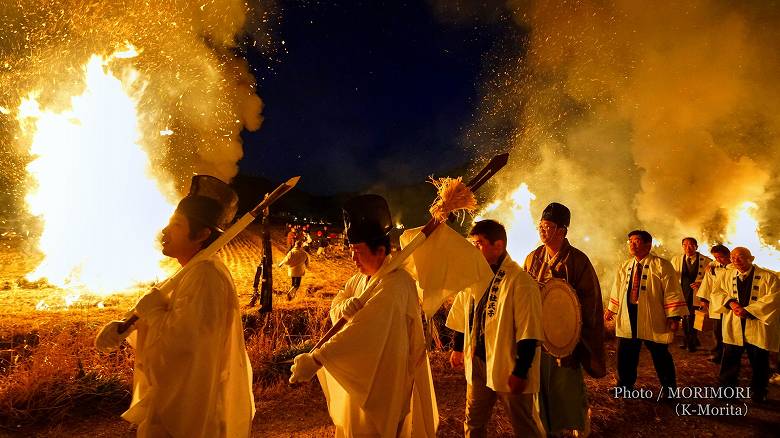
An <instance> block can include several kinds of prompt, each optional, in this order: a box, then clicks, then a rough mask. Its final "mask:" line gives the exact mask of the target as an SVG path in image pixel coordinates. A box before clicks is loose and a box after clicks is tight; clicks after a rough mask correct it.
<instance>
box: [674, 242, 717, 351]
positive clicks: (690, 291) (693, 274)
mask: <svg viewBox="0 0 780 438" xmlns="http://www.w3.org/2000/svg"><path fill="white" fill-rule="evenodd" d="M682 249H683V253H682V254H680V255H676V256H674V257H672V266H674V270H675V271H676V272H677V275H679V276H680V287H681V288H682V292H683V296H684V297H685V303H686V305H687V306H688V313H689V315H688V316H686V317H683V320H682V326H683V335H684V336H683V342H682V344H680V348H687V349H688V351H690V352H691V353H693V352H695V351H696V349H697V348H698V347H699V345H700V343H699V337H698V336H697V335H696V329H694V328H693V319H694V315H695V313H694V311H695V310H696V308H697V307H698V300H694V299H693V297H694V295H696V291H697V290H698V289H699V286H701V282H702V280H704V274H705V273H706V272H707V265H709V263H710V262H711V261H712V260H711V259H710V258H709V257H706V256H704V255H702V254H701V253H699V251H698V250H699V243H698V242H697V241H696V239H694V238H693V237H686V238H684V239H683V240H682Z"/></svg>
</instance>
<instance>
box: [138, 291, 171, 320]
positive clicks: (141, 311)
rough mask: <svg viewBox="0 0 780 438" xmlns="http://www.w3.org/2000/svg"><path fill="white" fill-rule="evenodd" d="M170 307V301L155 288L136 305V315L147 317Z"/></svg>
mask: <svg viewBox="0 0 780 438" xmlns="http://www.w3.org/2000/svg"><path fill="white" fill-rule="evenodd" d="M167 307H168V299H167V298H165V297H164V296H163V294H162V292H160V290H159V289H157V288H156V287H153V288H152V290H151V291H150V292H149V293H148V294H146V295H144V296H142V297H141V299H139V300H138V303H136V305H135V314H136V315H138V316H139V317H140V318H143V317H145V316H146V315H148V314H149V313H150V312H152V311H154V310H157V309H165V308H167Z"/></svg>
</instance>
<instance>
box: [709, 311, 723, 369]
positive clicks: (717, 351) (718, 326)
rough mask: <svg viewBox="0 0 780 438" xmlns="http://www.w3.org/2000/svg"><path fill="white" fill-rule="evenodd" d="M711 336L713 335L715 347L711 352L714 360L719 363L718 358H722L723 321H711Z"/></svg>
mask: <svg viewBox="0 0 780 438" xmlns="http://www.w3.org/2000/svg"><path fill="white" fill-rule="evenodd" d="M712 334H713V335H715V347H713V348H712V350H711V351H712V354H714V355H715V359H717V360H718V361H720V358H721V357H723V320H721V319H713V320H712Z"/></svg>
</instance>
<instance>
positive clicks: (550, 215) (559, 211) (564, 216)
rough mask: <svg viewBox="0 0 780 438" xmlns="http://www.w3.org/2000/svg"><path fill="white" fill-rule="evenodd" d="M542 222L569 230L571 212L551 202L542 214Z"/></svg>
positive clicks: (561, 205)
mask: <svg viewBox="0 0 780 438" xmlns="http://www.w3.org/2000/svg"><path fill="white" fill-rule="evenodd" d="M542 220H547V221H550V222H554V223H555V224H556V225H558V226H559V227H566V228H569V223H570V222H571V212H570V211H569V209H568V208H567V207H566V206H565V205H563V204H559V203H557V202H552V203H550V205H548V206H547V207H545V209H544V211H543V212H542Z"/></svg>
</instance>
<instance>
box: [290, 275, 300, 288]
mask: <svg viewBox="0 0 780 438" xmlns="http://www.w3.org/2000/svg"><path fill="white" fill-rule="evenodd" d="M301 278H302V277H292V287H294V288H299V287H301Z"/></svg>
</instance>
